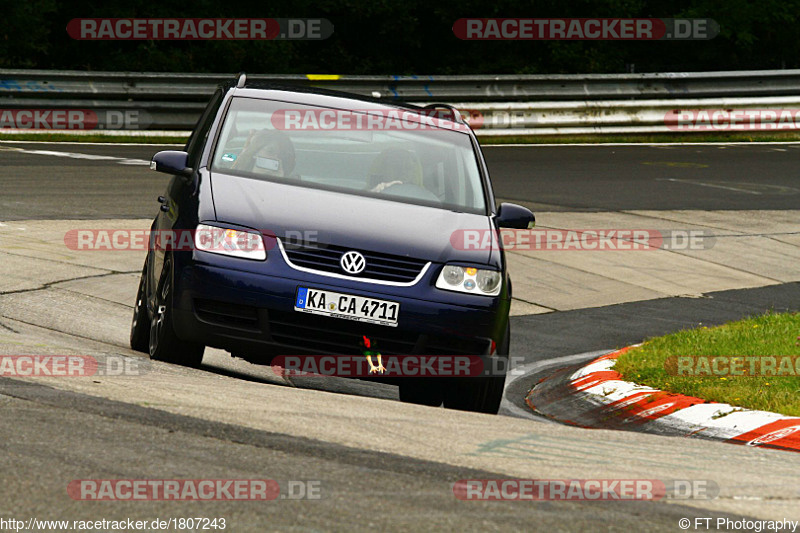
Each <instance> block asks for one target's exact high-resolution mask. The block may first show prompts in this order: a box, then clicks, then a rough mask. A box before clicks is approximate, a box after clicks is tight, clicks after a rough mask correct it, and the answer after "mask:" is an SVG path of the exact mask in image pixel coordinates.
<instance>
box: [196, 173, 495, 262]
mask: <svg viewBox="0 0 800 533" xmlns="http://www.w3.org/2000/svg"><path fill="white" fill-rule="evenodd" d="M211 188H212V195H213V199H214V209H215V212H216V217H217V221H219V222H226V223H229V224H234V225H241V226H246V227H249V228H253V229H258V230H261V231H262V232H263V233H266V234H270V233H273V234H275V235H277V236H280V237H282V236H285V235H287V234H288V235H290V236H295V238H297V236H298V235H304V236H306V237H305V239H306V240H313V239H314V238H316V239H317V241H318V242H320V243H324V244H331V245H338V246H347V247H352V248H355V249H361V250H370V251H375V252H382V253H386V254H393V255H400V256H406V257H411V258H416V259H423V260H426V261H434V262H440V263H444V262H447V261H464V262H472V263H480V264H487V263H488V262H489V259H490V256H491V250H489V249H484V250H463V249H457V248H456V247H454V246H453V245H452V244H451V236H453V235H454V233H455V234H456V235H457V234H458V233H457V232H458V231H459V230H481V231H488V230H490V228H491V221H490V219H489V217H487V216H485V215H475V214H470V213H458V212H454V211H448V210H445V209H437V208H433V207H425V206H418V205H411V204H404V203H400V202H394V201H390V200H381V199H376V198H368V197H363V196H357V195H352V194H347V193H340V192H332V191H326V190H321V189H312V188H306V187H298V186H295V185H287V184H283V183H275V182H269V181H261V180H257V179H251V178H243V177H238V176H232V175H228V174H221V173H216V172H214V173H212V174H211ZM298 232H301V233H298ZM314 232H316V233H314ZM454 242H456V240H455V239H454ZM460 248H461V247H460Z"/></svg>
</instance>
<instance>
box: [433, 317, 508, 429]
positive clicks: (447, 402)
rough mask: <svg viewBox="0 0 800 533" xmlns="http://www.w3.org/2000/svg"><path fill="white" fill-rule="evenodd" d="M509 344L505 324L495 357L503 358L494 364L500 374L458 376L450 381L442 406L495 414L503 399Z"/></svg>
mask: <svg viewBox="0 0 800 533" xmlns="http://www.w3.org/2000/svg"><path fill="white" fill-rule="evenodd" d="M510 344H511V326H510V324H509V325H508V326H506V334H505V337H504V338H503V340H502V342H501V343H500V344H499V345H498V346H497V355H496V356H495V357H499V358H504V359H505V361H501V362H500V364H498V365H496V366H497V367H498V368H502V369H504V371H503V374H502V375H500V376H489V377H481V378H460V379H454V380H452V381H451V382H450V386H449V387H447V390H446V392H445V395H444V406H445V407H446V408H448V409H457V410H459V411H474V412H476V413H487V414H491V415H496V414H497V412H498V411H499V410H500V402H502V400H503V390H504V389H505V384H506V375H505V369H506V368H508V353H509V349H510Z"/></svg>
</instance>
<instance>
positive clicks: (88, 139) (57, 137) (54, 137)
mask: <svg viewBox="0 0 800 533" xmlns="http://www.w3.org/2000/svg"><path fill="white" fill-rule="evenodd" d="M187 139H188V137H187V136H182V135H174V136H169V137H137V136H135V135H104V134H102V133H92V134H88V135H70V134H69V133H0V140H1V141H42V142H76V143H138V144H186V140H187Z"/></svg>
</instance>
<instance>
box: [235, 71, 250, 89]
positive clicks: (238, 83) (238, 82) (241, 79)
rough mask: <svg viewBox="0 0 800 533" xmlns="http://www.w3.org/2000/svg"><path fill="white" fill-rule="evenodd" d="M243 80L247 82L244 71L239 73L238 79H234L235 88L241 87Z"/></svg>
mask: <svg viewBox="0 0 800 533" xmlns="http://www.w3.org/2000/svg"><path fill="white" fill-rule="evenodd" d="M245 82H247V74H245V73H244V72H240V73H239V79H238V80H237V81H236V88H237V89H241V88H242V87H244V84H245Z"/></svg>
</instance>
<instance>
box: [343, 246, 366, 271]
mask: <svg viewBox="0 0 800 533" xmlns="http://www.w3.org/2000/svg"><path fill="white" fill-rule="evenodd" d="M339 264H340V265H342V270H344V271H345V272H347V273H348V274H359V273H360V272H362V271H363V270H364V268H366V266H367V260H366V259H364V256H363V255H361V254H360V253H358V252H356V251H353V250H350V251H349V252H345V253H344V254H343V255H342V258H341V259H339Z"/></svg>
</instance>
